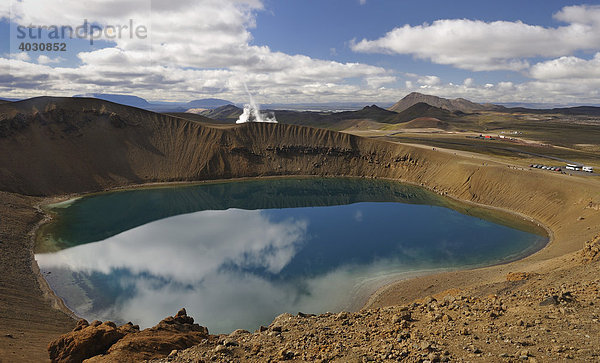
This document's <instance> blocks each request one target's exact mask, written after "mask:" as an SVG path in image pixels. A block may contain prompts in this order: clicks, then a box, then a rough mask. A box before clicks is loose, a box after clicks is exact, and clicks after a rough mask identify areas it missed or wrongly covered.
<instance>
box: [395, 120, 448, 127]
mask: <svg viewBox="0 0 600 363" xmlns="http://www.w3.org/2000/svg"><path fill="white" fill-rule="evenodd" d="M400 126H401V127H402V128H406V129H427V128H432V129H433V128H435V129H446V128H448V123H447V122H444V121H441V120H438V119H437V118H434V117H418V118H416V119H414V120H412V121H408V122H406V123H404V124H401V125H400Z"/></svg>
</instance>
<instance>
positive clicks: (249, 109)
mask: <svg viewBox="0 0 600 363" xmlns="http://www.w3.org/2000/svg"><path fill="white" fill-rule="evenodd" d="M244 88H245V89H246V93H247V94H248V97H250V103H249V104H248V103H247V104H245V105H244V112H242V114H241V115H240V118H238V120H237V121H236V122H235V123H236V124H243V123H246V122H271V123H277V119H276V118H275V114H274V113H271V114H270V115H268V114H264V113H261V112H260V107H259V106H258V105H257V104H256V102H254V97H252V94H250V91H248V86H247V85H246V82H244Z"/></svg>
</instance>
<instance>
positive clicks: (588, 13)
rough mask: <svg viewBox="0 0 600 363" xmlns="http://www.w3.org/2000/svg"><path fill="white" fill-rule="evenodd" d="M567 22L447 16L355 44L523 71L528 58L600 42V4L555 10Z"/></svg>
mask: <svg viewBox="0 0 600 363" xmlns="http://www.w3.org/2000/svg"><path fill="white" fill-rule="evenodd" d="M555 18H556V19H557V20H560V21H563V22H566V23H568V25H566V26H560V27H556V28H546V27H542V26H537V25H529V24H525V23H523V22H521V21H515V22H509V21H494V22H484V21H480V20H469V19H443V20H437V21H435V22H433V23H432V24H423V25H418V26H410V25H404V26H403V27H399V28H396V29H393V30H392V31H390V32H389V33H387V34H386V35H384V36H383V37H381V38H379V39H376V40H367V39H363V40H361V41H359V42H358V43H357V42H353V44H352V45H351V47H352V49H353V50H354V51H357V52H366V53H387V54H394V53H396V54H412V55H414V56H415V57H417V58H420V59H428V60H431V61H432V62H434V63H438V64H447V65H452V66H454V67H457V68H461V69H467V70H474V71H484V70H502V69H507V70H513V71H518V70H523V69H526V68H528V67H529V62H528V61H527V58H532V57H538V56H541V57H559V56H564V55H566V54H571V53H573V52H575V51H578V50H596V49H598V44H600V6H589V5H582V6H570V7H565V8H563V9H562V10H561V11H560V12H558V13H557V14H555Z"/></svg>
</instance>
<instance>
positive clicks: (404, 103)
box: [389, 92, 504, 113]
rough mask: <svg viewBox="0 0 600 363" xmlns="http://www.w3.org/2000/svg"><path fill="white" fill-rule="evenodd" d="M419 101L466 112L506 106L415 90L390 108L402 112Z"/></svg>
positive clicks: (449, 109)
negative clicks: (448, 97)
mask: <svg viewBox="0 0 600 363" xmlns="http://www.w3.org/2000/svg"><path fill="white" fill-rule="evenodd" d="M417 103H426V104H428V105H431V106H435V107H437V108H442V109H444V110H448V111H451V112H454V111H461V112H465V113H469V112H477V111H492V110H501V109H503V108H504V107H502V106H498V105H492V104H480V103H475V102H471V101H469V100H465V99H464V98H455V99H453V100H450V99H447V98H442V97H437V96H432V95H425V94H422V93H418V92H413V93H410V94H409V95H407V96H406V97H404V98H403V99H401V100H400V101H398V102H396V104H394V105H393V106H392V107H390V108H389V110H390V111H394V112H402V111H404V110H406V109H408V108H409V107H411V106H413V105H415V104H417Z"/></svg>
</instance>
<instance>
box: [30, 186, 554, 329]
mask: <svg viewBox="0 0 600 363" xmlns="http://www.w3.org/2000/svg"><path fill="white" fill-rule="evenodd" d="M314 178H327V179H336V178H346V179H358V180H360V179H373V178H366V177H354V176H325V177H323V176H315V175H276V176H266V177H242V178H230V179H215V180H203V181H197V182H155V183H147V184H135V185H130V186H120V187H114V188H106V189H104V190H102V191H97V192H91V193H77V194H75V195H73V194H70V195H66V196H55V197H49V198H44V199H43V200H42V202H41V203H39V204H37V205H35V208H36V209H37V210H38V211H41V212H42V213H43V215H44V218H43V219H42V220H41V221H40V222H39V223H38V224H37V225H36V226H35V227H34V229H33V230H32V231H31V236H32V238H33V245H32V254H33V255H34V254H35V249H36V246H37V243H38V238H39V237H40V236H39V232H40V229H41V228H42V227H43V226H44V225H47V224H49V223H52V221H53V219H54V217H53V216H52V214H51V212H50V211H51V209H53V208H52V207H51V206H52V205H57V204H65V203H69V204H70V203H72V202H74V201H76V200H78V199H81V198H85V197H89V196H95V195H101V194H106V193H114V192H120V191H123V192H125V191H135V190H144V189H161V188H172V187H187V186H190V187H192V186H199V185H207V184H221V183H229V182H244V181H258V180H270V179H271V180H273V179H314ZM374 179H375V180H385V181H388V182H394V183H400V184H406V185H410V186H413V187H417V188H421V189H424V190H426V191H428V192H430V193H432V194H435V195H436V197H438V198H440V200H442V201H444V200H448V201H450V202H451V203H444V204H443V205H442V207H444V208H449V209H452V210H456V209H454V208H453V207H460V205H461V204H462V205H465V206H471V207H474V208H477V209H480V210H483V211H487V212H491V213H500V215H502V216H503V217H509V218H511V219H514V222H515V223H516V222H517V220H518V221H519V222H526V223H527V224H528V225H531V227H532V228H534V227H535V226H537V227H541V228H542V229H543V230H544V231H545V232H546V236H545V238H546V239H547V242H546V243H545V244H544V245H543V246H542V247H541V248H539V249H536V250H534V251H533V252H530V253H527V254H524V255H522V256H521V255H520V256H518V257H516V258H513V259H509V260H507V261H501V262H497V263H494V264H490V265H482V266H472V267H466V268H462V267H457V268H444V267H440V268H430V269H425V270H417V271H406V272H396V273H392V274H391V275H393V276H395V277H392V276H385V275H384V276H381V277H380V279H383V280H385V281H386V282H384V283H383V284H382V283H378V282H377V280H379V278H375V280H376V281H373V282H372V283H373V284H375V285H377V287H376V288H374V289H373V288H369V287H367V286H364V285H363V286H362V287H359V288H358V291H357V294H358V295H360V289H361V288H364V289H367V290H368V291H372V292H371V293H367V294H364V295H362V296H356V299H355V300H354V301H348V302H347V306H349V307H351V309H350V310H351V311H360V310H363V309H365V308H368V306H369V305H370V304H372V302H373V301H374V300H375V299H377V297H379V296H380V295H381V294H382V293H383V292H384V291H385V290H386V289H387V288H389V287H390V286H392V285H393V284H396V283H399V282H402V281H408V280H411V279H415V278H422V277H426V276H429V275H434V274H440V273H441V274H444V273H449V272H456V271H474V270H478V269H485V268H490V267H494V266H499V265H509V264H512V263H514V262H517V261H522V260H525V259H527V258H529V257H531V256H533V255H535V254H537V253H540V252H541V251H542V250H544V249H546V248H548V246H549V245H550V244H551V243H552V242H553V240H554V232H553V231H552V230H551V229H550V228H549V227H548V226H546V225H544V224H543V223H541V222H539V221H536V220H535V219H534V218H530V217H528V216H525V215H523V214H521V213H519V212H515V211H511V210H508V209H505V208H499V207H494V206H490V205H484V204H481V203H475V202H472V201H467V200H461V199H458V198H453V197H452V196H448V195H443V194H441V193H437V192H436V191H435V190H432V189H430V188H427V187H426V186H423V185H419V184H418V183H414V182H407V181H404V180H398V179H392V178H374ZM455 203H456V204H458V205H455ZM59 208H60V207H59ZM457 212H459V213H463V212H461V211H458V210H457ZM477 218H482V217H477ZM482 219H483V218H482ZM494 223H496V222H494ZM511 228H514V227H511ZM529 233H534V232H529ZM33 270H34V273H35V274H36V277H37V278H38V280H39V283H40V289H41V290H42V291H43V292H44V295H45V297H46V298H48V299H49V301H50V302H51V305H52V306H53V307H54V308H56V309H59V310H61V311H63V312H64V313H66V314H67V315H69V316H70V317H72V318H74V319H79V318H80V317H78V316H77V314H76V313H75V312H74V311H72V310H70V309H69V308H68V307H67V305H66V304H65V302H64V300H63V299H62V298H61V297H60V296H58V295H57V294H56V293H55V291H54V290H53V289H52V288H51V287H50V285H49V283H48V282H47V280H46V278H45V277H44V276H43V274H42V273H41V270H40V269H39V266H38V264H37V260H36V259H35V256H33ZM399 275H408V276H404V277H400V276H399Z"/></svg>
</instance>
